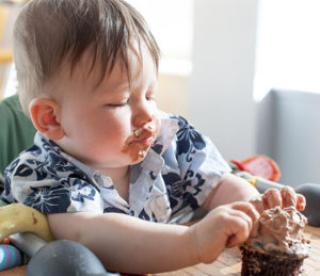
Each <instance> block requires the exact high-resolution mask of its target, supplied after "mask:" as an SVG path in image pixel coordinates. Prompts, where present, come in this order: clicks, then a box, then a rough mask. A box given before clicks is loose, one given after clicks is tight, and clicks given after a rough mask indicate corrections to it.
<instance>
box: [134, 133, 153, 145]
mask: <svg viewBox="0 0 320 276" xmlns="http://www.w3.org/2000/svg"><path fill="white" fill-rule="evenodd" d="M153 141H154V135H150V134H149V135H143V137H141V138H140V139H135V140H133V141H131V143H130V144H140V145H142V146H144V147H149V146H151V145H152V143H153Z"/></svg>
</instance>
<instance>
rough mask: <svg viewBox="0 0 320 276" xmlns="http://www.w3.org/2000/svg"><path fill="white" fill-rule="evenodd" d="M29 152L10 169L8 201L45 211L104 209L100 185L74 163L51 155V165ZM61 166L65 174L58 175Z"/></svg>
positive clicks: (6, 173) (6, 199)
mask: <svg viewBox="0 0 320 276" xmlns="http://www.w3.org/2000/svg"><path fill="white" fill-rule="evenodd" d="M28 156H29V155H28V152H26V153H24V154H22V155H20V157H19V158H18V159H16V160H15V161H14V162H13V163H12V164H11V165H10V166H9V167H8V168H7V169H6V171H5V185H4V191H3V193H2V198H3V199H4V200H5V201H7V202H19V203H23V204H25V205H28V206H30V207H32V208H35V209H37V210H38V211H40V212H41V213H44V214H54V213H68V212H99V213H102V212H103V203H102V200H101V197H100V193H99V189H98V188H97V187H96V186H95V185H93V184H92V183H91V182H90V179H89V178H88V177H87V176H86V175H85V174H82V172H81V171H79V170H78V169H77V168H76V167H74V166H73V165H72V164H70V163H67V162H66V161H65V160H63V159H59V158H55V157H53V156H51V158H49V159H48V160H47V162H49V163H50V162H51V166H43V163H42V162H39V161H37V160H35V159H32V158H30V159H29V158H28ZM29 157H30V156H29ZM21 159H23V161H22V160H21ZM57 170H60V175H63V176H59V177H57V175H55V174H54V172H56V171H57Z"/></svg>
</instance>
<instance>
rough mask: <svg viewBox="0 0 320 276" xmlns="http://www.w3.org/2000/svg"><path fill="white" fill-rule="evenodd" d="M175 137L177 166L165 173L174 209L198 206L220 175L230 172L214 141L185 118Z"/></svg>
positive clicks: (180, 119) (179, 120)
mask: <svg viewBox="0 0 320 276" xmlns="http://www.w3.org/2000/svg"><path fill="white" fill-rule="evenodd" d="M175 119H176V120H177V121H178V124H179V130H178V131H177V133H176V140H175V145H174V146H175V150H174V152H175V159H176V164H177V166H178V169H176V170H174V169H173V170H171V171H169V172H167V173H166V174H165V175H163V177H164V180H165V182H166V185H167V187H168V192H169V196H170V201H171V204H172V208H173V210H174V212H180V211H181V210H182V209H184V208H189V209H190V208H191V209H192V210H195V209H197V208H198V207H199V206H201V205H202V204H203V203H204V201H205V200H206V198H207V197H208V195H209V193H210V191H211V190H212V189H213V188H214V187H215V186H216V185H217V183H218V182H219V180H220V179H221V177H222V176H223V175H224V174H225V173H228V172H230V171H231V168H230V167H229V165H228V163H227V162H226V161H225V160H224V159H223V157H222V156H221V154H220V152H219V151H218V149H217V148H216V147H215V145H214V144H213V142H212V141H211V140H210V139H209V138H208V137H206V136H204V135H202V134H201V133H199V132H198V131H197V130H195V129H194V128H193V126H191V125H190V124H189V123H188V122H187V121H186V119H184V118H183V117H175Z"/></svg>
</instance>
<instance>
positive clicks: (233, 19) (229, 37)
mask: <svg viewBox="0 0 320 276" xmlns="http://www.w3.org/2000/svg"><path fill="white" fill-rule="evenodd" d="M194 7H195V14H194V45H193V57H192V62H193V72H192V75H191V87H190V94H189V103H190V112H189V114H190V116H189V119H190V121H191V122H192V123H193V124H194V125H196V126H197V127H198V128H200V129H201V130H202V131H203V132H204V133H206V134H207V135H209V136H210V137H211V138H212V139H213V141H214V142H215V144H216V145H217V147H218V148H219V149H220V151H221V152H222V153H223V155H224V157H225V158H226V159H242V158H245V157H247V156H249V155H251V154H253V153H254V152H255V104H254V101H253V78H254V63H255V61H254V60H255V38H256V17H257V1H255V0H197V1H195V2H194Z"/></svg>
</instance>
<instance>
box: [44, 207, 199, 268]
mask: <svg viewBox="0 0 320 276" xmlns="http://www.w3.org/2000/svg"><path fill="white" fill-rule="evenodd" d="M48 218H49V224H50V229H51V231H52V233H53V235H54V236H55V237H56V238H57V239H70V240H76V241H78V242H80V243H82V244H84V245H86V246H87V247H88V248H90V249H91V250H92V251H93V252H94V253H95V254H96V255H97V256H98V257H99V258H100V260H101V261H102V263H104V265H105V266H106V267H107V268H108V269H111V270H114V271H121V272H130V273H146V272H160V271H161V272H163V271H168V270H175V269H179V268H181V267H185V266H190V265H194V264H195V263H197V262H198V258H197V255H196V253H195V250H194V243H193V242H192V236H191V231H188V230H189V227H187V226H177V225H165V224H158V223H152V222H146V221H143V220H141V219H137V218H134V217H130V216H128V215H123V214H116V213H106V214H93V213H84V212H81V213H73V214H53V215H49V216H48Z"/></svg>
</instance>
